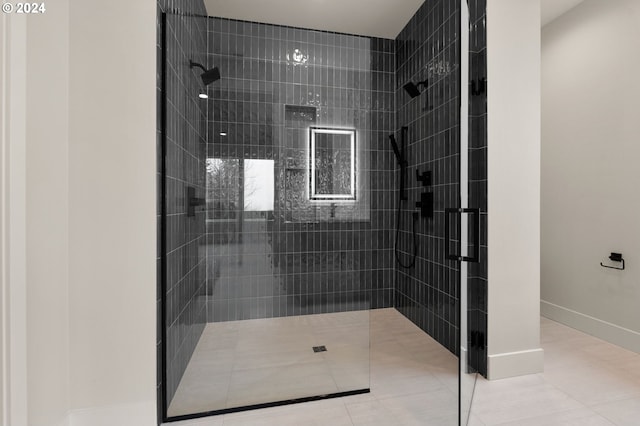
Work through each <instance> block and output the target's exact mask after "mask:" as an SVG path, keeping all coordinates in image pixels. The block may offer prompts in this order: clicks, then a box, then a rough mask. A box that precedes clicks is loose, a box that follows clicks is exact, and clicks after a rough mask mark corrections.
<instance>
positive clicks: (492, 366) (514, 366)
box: [487, 348, 544, 380]
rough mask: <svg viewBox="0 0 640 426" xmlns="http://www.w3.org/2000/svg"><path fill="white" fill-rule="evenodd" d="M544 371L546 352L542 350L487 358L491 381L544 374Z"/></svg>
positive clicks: (488, 376)
mask: <svg viewBox="0 0 640 426" xmlns="http://www.w3.org/2000/svg"><path fill="white" fill-rule="evenodd" d="M543 370H544V350H543V349H541V348H538V349H531V350H527V351H519V352H508V353H502V354H494V355H489V356H488V357H487V378H488V379H489V380H499V379H507V378H509V377H516V376H525V375H527V374H536V373H542V371H543Z"/></svg>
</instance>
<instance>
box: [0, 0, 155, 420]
mask: <svg viewBox="0 0 640 426" xmlns="http://www.w3.org/2000/svg"><path fill="white" fill-rule="evenodd" d="M47 7H48V10H47V12H45V14H43V15H40V16H28V17H27V16H18V15H12V16H11V17H8V16H7V15H4V14H3V16H2V25H1V26H0V32H1V34H2V42H3V45H2V50H1V51H2V53H3V59H2V77H3V91H2V111H1V112H2V114H1V117H2V123H3V128H2V153H3V154H2V158H1V160H2V164H3V170H2V172H3V175H2V183H3V187H2V224H3V233H2V238H3V245H2V248H3V250H2V260H3V262H2V267H3V269H2V296H3V299H2V301H3V309H2V315H3V316H2V324H3V326H4V327H3V330H2V331H3V333H2V334H3V337H5V338H8V339H9V341H4V340H3V347H2V354H3V357H2V358H3V363H5V362H7V360H9V361H11V364H10V365H9V367H10V369H9V370H8V371H9V373H10V374H11V377H10V378H11V379H12V381H11V383H10V385H11V388H10V392H11V400H9V401H7V400H6V399H5V400H4V401H3V404H2V407H3V413H2V414H3V418H2V420H1V421H2V423H3V425H11V426H26V425H29V426H40V425H46V426H50V425H56V426H57V425H72V426H84V425H91V426H99V425H103V424H104V425H113V424H117V425H123V426H128V425H131V426H144V425H149V426H151V425H154V424H155V420H156V419H155V414H156V410H155V396H156V393H155V391H156V365H155V364H156V363H155V358H156V354H155V350H156V345H155V342H156V315H155V308H156V304H155V298H156V262H155V254H156V217H155V216H156V185H155V175H156V170H155V168H156V140H155V138H156V113H155V111H156V107H155V106H156V89H155V85H156V3H155V2H154V1H150V2H130V1H128V0H113V1H109V2H105V1H97V0H59V1H56V2H55V3H52V4H47ZM7 76H8V77H7ZM25 118H26V120H25ZM6 123H8V124H9V125H6V126H5V124H6ZM7 160H10V161H7ZM5 165H8V166H10V167H5ZM7 183H8V184H7ZM7 185H8V186H9V189H10V191H7V190H6V188H5V186H7ZM25 223H26V225H25ZM7 229H10V231H11V233H10V235H7V233H6V230H7ZM7 241H8V242H9V244H6V243H7ZM7 247H8V248H10V249H11V252H10V253H9V252H8V251H7V250H6V249H7ZM8 254H9V255H10V257H9V258H8ZM7 258H8V261H7ZM7 262H8V264H9V265H10V266H11V270H10V271H9V272H8V273H7V269H6V266H7ZM7 277H8V279H7ZM25 283H26V284H25ZM25 288H26V290H25ZM7 295H8V296H10V298H11V299H10V300H7V299H6V298H5V296H7ZM5 343H8V344H6V345H5ZM5 371H7V370H5ZM6 379H7V377H5V376H3V380H6ZM3 396H6V395H3ZM7 403H8V405H7ZM7 407H9V408H11V413H10V417H7V416H6V411H4V409H5V408H7Z"/></svg>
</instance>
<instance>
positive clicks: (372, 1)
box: [204, 0, 423, 39]
mask: <svg viewBox="0 0 640 426" xmlns="http://www.w3.org/2000/svg"><path fill="white" fill-rule="evenodd" d="M204 3H205V5H206V7H207V12H208V14H209V15H210V16H219V17H223V18H231V19H242V20H246V21H254V22H263V23H269V24H279V25H288V26H292V27H301V28H310V29H315V30H325V31H335V32H340V33H347V34H357V35H364V36H371V37H382V38H389V39H395V38H396V36H397V35H398V34H399V33H400V31H402V29H403V28H404V26H405V25H406V24H407V23H408V22H409V20H410V19H411V17H412V16H413V15H414V13H416V11H417V10H418V8H419V7H420V5H421V4H422V3H423V0H303V1H300V0H297V1H296V0H204ZM338 11H339V12H338Z"/></svg>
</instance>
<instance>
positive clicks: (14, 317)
mask: <svg viewBox="0 0 640 426" xmlns="http://www.w3.org/2000/svg"><path fill="white" fill-rule="evenodd" d="M10 18H11V19H10ZM0 35H1V37H0V43H2V57H1V62H0V63H1V66H2V69H1V74H2V76H1V78H2V79H1V84H2V92H1V93H0V95H1V96H0V98H1V100H2V103H1V104H0V108H1V111H0V116H1V117H2V118H1V120H2V127H1V128H0V131H1V132H2V133H1V135H2V145H1V147H0V148H1V150H2V167H1V168H0V173H2V178H1V179H0V181H1V182H2V187H1V189H0V194H1V195H2V199H1V203H2V204H1V208H2V210H1V211H0V214H1V218H0V220H1V225H2V264H1V273H2V281H1V284H2V308H1V309H0V315H2V343H1V345H2V369H3V374H2V379H3V381H2V386H3V395H2V397H3V400H2V417H1V418H0V421H2V424H3V426H6V425H26V422H27V359H26V358H27V357H26V355H27V324H26V322H27V321H26V316H27V296H26V281H27V280H26V271H27V268H26V263H27V259H26V196H25V192H26V149H25V145H26V116H27V107H26V100H25V98H26V77H25V70H26V62H27V55H26V35H27V21H26V18H25V17H23V16H18V17H14V16H12V17H9V16H7V15H6V14H4V13H3V14H2V16H1V17H0Z"/></svg>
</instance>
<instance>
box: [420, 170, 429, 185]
mask: <svg viewBox="0 0 640 426" xmlns="http://www.w3.org/2000/svg"><path fill="white" fill-rule="evenodd" d="M416 180H417V181H418V182H422V186H430V185H431V171H430V170H427V171H426V172H422V173H420V169H416Z"/></svg>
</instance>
